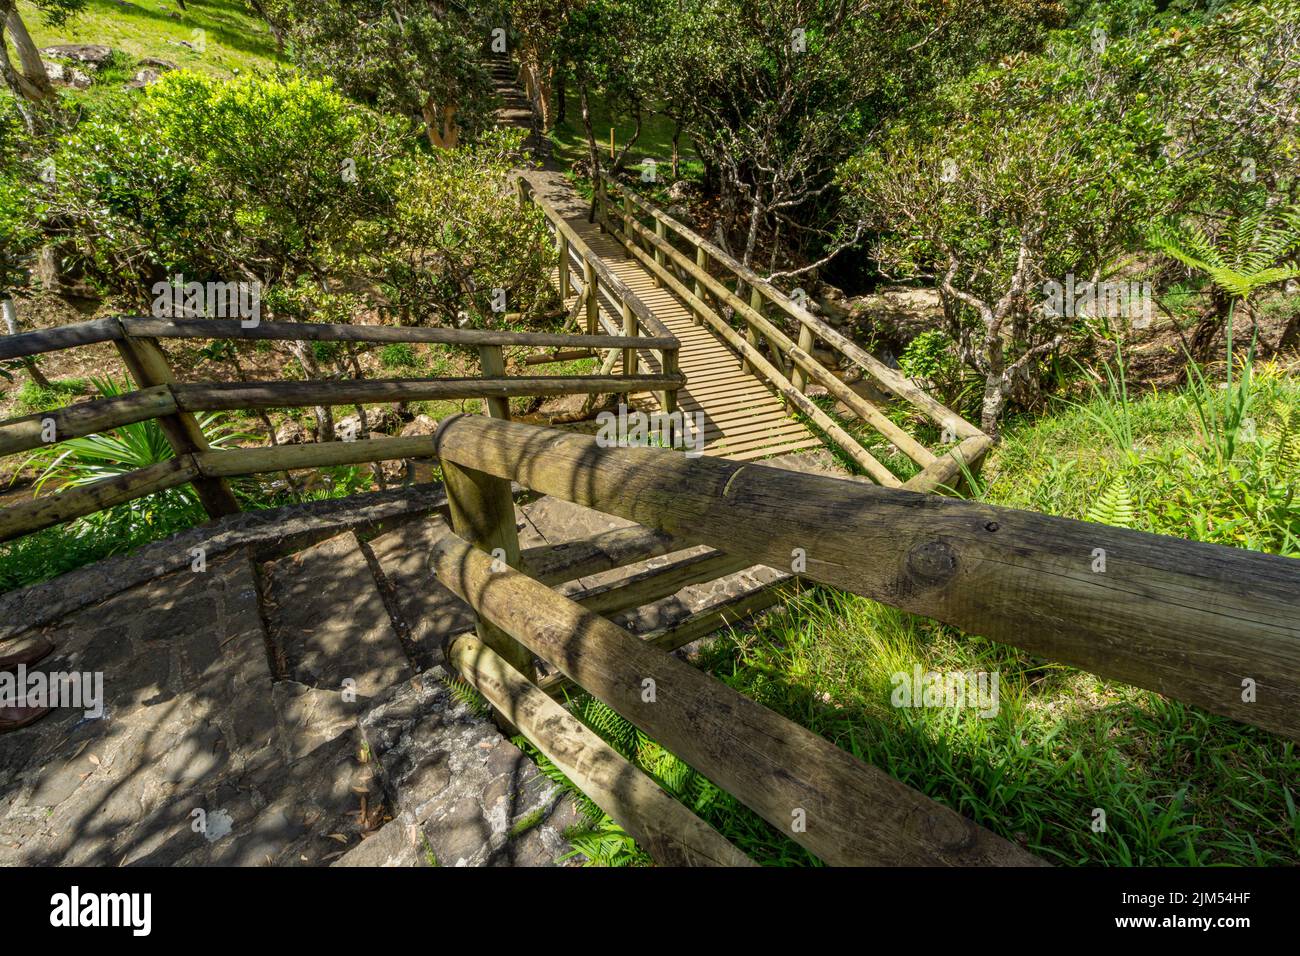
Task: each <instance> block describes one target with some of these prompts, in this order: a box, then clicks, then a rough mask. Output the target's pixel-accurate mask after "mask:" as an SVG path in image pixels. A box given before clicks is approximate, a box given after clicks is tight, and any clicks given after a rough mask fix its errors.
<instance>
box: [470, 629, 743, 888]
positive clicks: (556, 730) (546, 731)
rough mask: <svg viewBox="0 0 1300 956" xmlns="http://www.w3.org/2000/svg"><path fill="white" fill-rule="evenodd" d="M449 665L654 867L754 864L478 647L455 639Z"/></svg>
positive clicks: (534, 687)
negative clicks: (625, 834) (642, 850)
mask: <svg viewBox="0 0 1300 956" xmlns="http://www.w3.org/2000/svg"><path fill="white" fill-rule="evenodd" d="M447 660H448V661H449V662H450V663H451V665H452V666H453V667H454V668H455V669H456V670H457V671H458V672H459V673H460V675H461V676H462V677H464V678H465V679H466V680H467V681H469V683H470V684H471V685H472V686H473V687H474V689H475V690H477V691H478V692H479V693H481V694H482V695H483V696H484V697H485V698H486V699H487V701H488V702H489V703H490V704H492V706H493V707H495V708H496V709H497V710H498V711H499V712H501V713H502V714H504V715H505V717H506V718H507V719H508V720H509V721H510V723H511V724H513V725H515V726H517V727H518V728H519V729H520V730H521V731H523V732H524V734H526V735H527V737H528V739H529V740H531V741H532V742H533V743H534V744H535V745H536V746H537V748H538V749H539V750H541V751H542V753H544V754H546V756H547V757H549V758H550V759H551V762H552V763H554V764H555V766H556V767H558V768H559V769H560V771H561V772H563V773H564V774H565V776H567V777H568V778H569V779H570V780H571V781H573V782H574V783H576V784H577V785H578V786H579V787H580V788H581V789H582V791H583V793H585V794H587V796H589V797H590V798H591V799H592V800H593V801H595V802H596V803H597V804H598V805H599V806H600V807H601V809H603V810H604V811H605V812H606V813H608V814H609V815H610V816H611V817H612V818H613V819H614V820H615V822H617V823H618V824H619V825H620V826H621V827H623V829H624V830H626V831H627V832H628V833H629V834H631V835H632V836H633V838H634V839H635V840H636V841H637V843H638V844H639V845H640V846H642V847H644V848H645V850H646V852H647V853H649V854H650V857H651V859H653V860H654V861H655V862H656V863H657V864H659V865H660V866H753V865H754V862H753V861H752V860H750V859H749V857H747V856H745V854H743V853H741V852H740V851H739V850H737V849H736V848H735V847H734V846H732V845H731V844H730V843H728V842H727V841H726V840H725V839H724V838H723V837H722V836H721V835H720V834H719V833H718V832H717V831H716V830H714V829H713V828H712V827H710V826H709V825H708V824H707V823H705V822H704V821H703V820H701V819H700V818H699V817H697V816H695V814H693V813H691V811H690V810H688V809H687V808H686V806H685V805H683V804H682V803H679V802H678V801H677V800H675V799H674V798H673V797H671V796H669V794H667V793H666V792H665V791H664V790H663V789H662V788H661V787H660V786H659V785H658V784H656V783H655V782H654V781H653V780H651V779H650V778H649V777H648V776H646V775H645V774H643V773H642V772H641V771H640V770H638V769H637V768H636V767H634V766H633V765H632V764H631V763H629V762H628V761H627V760H626V759H624V758H623V757H622V756H620V755H619V754H618V752H617V751H616V750H614V748H612V747H611V746H610V745H609V744H607V743H605V741H603V740H602V739H601V738H600V737H598V736H597V735H596V734H595V733H594V732H593V731H592V730H590V729H589V728H588V727H587V726H586V725H585V724H583V723H582V722H581V721H580V720H578V718H576V717H574V716H573V714H571V713H569V711H567V710H565V709H564V708H563V707H562V706H560V705H559V704H557V703H556V702H555V701H553V700H551V698H550V697H549V696H547V694H546V693H545V692H544V691H542V690H540V689H538V687H537V685H536V684H533V683H532V682H531V681H529V680H527V679H526V678H525V677H524V676H523V675H522V674H520V673H519V672H518V671H516V670H515V669H514V668H512V667H510V666H509V665H508V664H507V663H506V662H505V660H504V659H503V658H502V657H501V656H500V655H499V654H497V653H496V652H495V651H493V650H492V649H491V648H490V647H488V646H487V645H486V644H484V643H483V642H482V641H480V640H478V639H477V638H474V637H470V636H465V637H461V638H458V639H457V640H456V642H455V643H454V644H452V646H451V647H450V649H449V650H448V651H447Z"/></svg>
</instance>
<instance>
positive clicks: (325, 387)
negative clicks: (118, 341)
mask: <svg viewBox="0 0 1300 956" xmlns="http://www.w3.org/2000/svg"><path fill="white" fill-rule="evenodd" d="M685 383H686V378H685V376H683V375H681V374H679V373H678V374H673V375H535V376H517V377H509V376H499V377H495V378H424V379H421V378H400V379H347V380H342V381H338V380H336V381H327V380H309V381H305V382H218V383H212V384H201V385H200V384H184V385H173V386H172V394H173V395H175V396H176V404H177V405H179V406H180V407H181V408H182V409H184V410H185V411H223V410H232V409H247V408H295V407H299V406H308V405H353V404H360V405H367V404H376V403H379V402H395V401H428V400H432V399H469V398H510V397H512V396H532V395H583V394H588V395H595V394H603V393H610V392H642V391H649V390H651V389H661V388H676V387H679V386H681V385H684V384H685Z"/></svg>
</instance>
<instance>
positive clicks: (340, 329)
mask: <svg viewBox="0 0 1300 956" xmlns="http://www.w3.org/2000/svg"><path fill="white" fill-rule="evenodd" d="M124 329H125V331H126V333H127V334H128V335H130V336H132V337H136V336H138V337H141V338H160V339H247V340H249V341H267V340H271V341H304V342H307V341H317V342H409V343H412V344H430V345H464V346H483V345H501V346H515V347H521V348H523V347H530V346H532V347H549V348H564V347H570V348H601V349H605V348H625V347H628V346H636V347H637V348H647V349H663V348H667V349H674V348H676V347H677V345H678V342H677V339H676V337H674V336H673V335H672V333H670V332H668V330H667V329H664V330H663V333H662V334H660V333H658V332H656V334H655V335H653V336H639V337H637V338H635V339H633V340H631V341H629V338H628V336H624V335H579V334H569V333H560V332H498V331H493V330H488V329H444V328H422V327H407V326H387V325H349V324H346V323H334V324H330V323H315V322H259V323H258V324H257V325H254V326H251V327H247V328H246V327H245V326H244V325H243V323H242V322H240V320H238V319H150V318H137V317H129V316H127V317H122V318H120V319H115V318H109V319H96V320H94V321H92V322H77V323H74V324H72V325H61V326H58V327H56V328H52V329H38V330H36V331H34V332H21V333H19V334H18V335H8V336H4V337H3V338H0V360H3V359H13V358H24V357H27V356H31V355H40V354H42V353H45V352H56V351H59V350H61V349H70V348H76V347H77V346H81V345H93V344H95V343H98V342H112V341H120V340H121V339H122V338H123V330H124Z"/></svg>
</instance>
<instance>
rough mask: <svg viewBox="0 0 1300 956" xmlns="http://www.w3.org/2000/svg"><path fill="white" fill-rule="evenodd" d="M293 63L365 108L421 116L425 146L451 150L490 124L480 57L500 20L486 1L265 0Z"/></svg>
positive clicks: (489, 100) (265, 13)
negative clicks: (325, 79) (329, 82)
mask: <svg viewBox="0 0 1300 956" xmlns="http://www.w3.org/2000/svg"><path fill="white" fill-rule="evenodd" d="M260 5H261V6H262V7H263V16H265V18H266V19H267V22H268V23H269V24H270V25H272V26H273V27H274V28H275V29H276V30H277V31H279V32H280V33H281V34H283V35H284V36H285V37H286V38H287V39H288V40H289V41H290V43H291V46H292V50H293V55H294V59H295V60H296V62H297V63H298V65H299V66H300V67H302V68H303V69H304V70H306V71H308V72H309V73H311V74H313V75H315V76H328V77H331V78H333V79H334V80H335V81H336V82H337V83H338V85H339V88H340V89H341V90H343V91H344V92H346V93H347V94H348V95H349V96H352V97H354V98H356V99H358V100H360V101H361V102H363V103H366V104H368V105H371V106H374V107H377V108H379V109H383V110H388V111H391V112H395V113H398V114H401V115H403V116H409V117H419V118H420V122H421V124H422V125H423V127H424V130H425V135H426V136H427V137H428V140H429V143H430V144H431V145H433V146H436V147H452V146H455V145H456V144H457V143H458V142H459V141H460V139H461V138H462V137H467V138H471V139H472V138H474V137H475V136H478V135H479V134H480V133H481V132H482V131H483V130H485V129H486V128H487V127H488V126H489V125H490V124H491V119H492V110H493V105H494V100H493V94H492V84H491V77H490V76H489V74H488V72H487V70H486V68H485V67H484V65H483V62H482V60H483V56H482V51H483V49H485V48H486V45H487V43H488V42H489V39H490V31H491V30H492V29H493V28H495V27H500V28H502V29H504V15H503V14H501V13H500V12H499V11H498V10H497V7H496V6H495V4H493V3H491V2H483V0H468V2H463V3H454V4H444V3H439V2H433V0H263V2H262V3H261V4H260Z"/></svg>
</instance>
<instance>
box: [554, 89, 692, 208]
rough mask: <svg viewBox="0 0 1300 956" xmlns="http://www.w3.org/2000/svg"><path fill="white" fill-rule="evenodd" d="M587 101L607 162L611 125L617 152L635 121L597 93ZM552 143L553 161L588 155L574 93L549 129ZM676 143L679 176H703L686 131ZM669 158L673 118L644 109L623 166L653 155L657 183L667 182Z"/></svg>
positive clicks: (565, 163)
mask: <svg viewBox="0 0 1300 956" xmlns="http://www.w3.org/2000/svg"><path fill="white" fill-rule="evenodd" d="M590 102H591V125H592V131H593V132H594V133H595V134H596V143H597V145H598V146H599V147H600V155H601V157H602V161H603V162H609V131H610V128H611V127H613V129H614V148H615V153H618V152H621V151H622V149H623V147H624V145H625V144H626V143H627V141H628V140H629V139H631V137H632V133H633V131H634V130H635V129H636V123H635V121H634V120H633V119H632V118H631V117H630V116H623V115H611V113H610V110H609V107H608V106H606V104H605V101H604V99H603V97H601V96H599V95H593V96H592V97H591V100H590ZM551 144H552V155H553V156H554V158H555V160H556V162H558V163H560V164H561V165H562V166H564V167H565V168H567V167H568V166H569V165H570V164H572V163H575V162H578V161H579V160H584V161H585V160H586V159H587V134H586V133H585V132H584V130H583V128H582V106H581V104H580V103H579V102H578V96H577V94H576V93H573V92H570V94H569V101H568V104H567V115H566V118H565V121H564V122H563V123H557V124H556V125H555V128H554V129H553V130H552V131H551ZM678 146H679V148H680V152H681V156H680V167H681V177H682V178H683V179H695V180H698V179H700V178H702V177H703V175H704V165H703V164H702V163H701V162H700V160H699V157H698V156H696V154H695V149H694V148H693V147H692V145H691V142H690V138H689V137H688V136H686V134H684V133H683V134H682V137H681V139H680V141H679V143H678ZM672 158H673V121H672V120H671V119H670V118H669V117H667V116H665V115H663V114H662V113H655V112H651V111H648V110H647V111H646V112H644V113H643V114H642V117H641V135H640V136H639V137H638V138H637V141H636V145H635V146H633V147H632V150H631V152H630V153H629V154H628V156H627V159H626V160H625V161H624V167H625V168H628V169H633V168H636V167H638V166H639V165H640V164H641V163H642V162H643V161H644V160H646V159H653V160H654V161H655V163H656V164H657V166H658V174H659V176H658V178H659V180H660V184H661V185H667V184H668V181H669V179H670V178H671V175H672Z"/></svg>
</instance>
